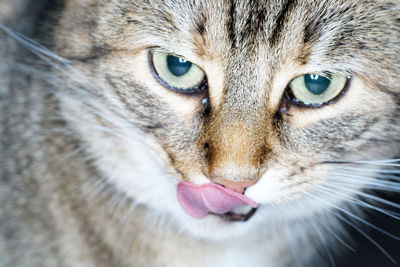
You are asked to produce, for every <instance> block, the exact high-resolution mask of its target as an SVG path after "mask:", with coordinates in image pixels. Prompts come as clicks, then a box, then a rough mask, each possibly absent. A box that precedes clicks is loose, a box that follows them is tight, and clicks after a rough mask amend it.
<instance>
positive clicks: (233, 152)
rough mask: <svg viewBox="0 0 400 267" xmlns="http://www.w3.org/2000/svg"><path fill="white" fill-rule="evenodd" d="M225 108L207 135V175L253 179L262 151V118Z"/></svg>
mask: <svg viewBox="0 0 400 267" xmlns="http://www.w3.org/2000/svg"><path fill="white" fill-rule="evenodd" d="M252 115H254V116H251V115H250V114H245V113H244V112H242V113H240V112H239V113H238V112H225V113H223V114H221V115H220V116H219V117H218V118H216V119H215V121H214V122H213V123H212V124H213V125H212V130H211V131H210V132H209V134H208V138H207V146H208V151H207V165H208V175H209V177H210V178H211V179H212V177H223V178H224V179H228V180H232V181H244V180H256V179H258V170H259V166H260V162H261V161H262V158H263V157H264V154H265V135H264V134H263V131H262V129H263V128H264V127H263V124H264V123H263V121H262V120H261V119H259V118H257V116H255V114H252Z"/></svg>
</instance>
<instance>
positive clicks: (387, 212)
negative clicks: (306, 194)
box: [317, 186, 400, 238]
mask: <svg viewBox="0 0 400 267" xmlns="http://www.w3.org/2000/svg"><path fill="white" fill-rule="evenodd" d="M317 188H319V189H317V190H321V191H323V192H326V193H328V194H330V195H333V196H334V195H340V196H343V197H344V198H345V199H346V201H349V202H351V203H354V204H356V205H359V206H362V207H365V208H369V209H372V210H376V211H378V212H380V213H382V214H385V215H387V216H389V217H392V218H393V219H396V220H399V221H400V217H398V216H396V215H393V214H392V213H391V212H389V211H387V210H385V209H382V208H378V207H375V206H373V205H371V204H368V203H366V202H364V201H362V200H360V199H356V198H354V197H351V196H347V195H344V194H342V193H339V192H337V191H334V190H331V189H328V188H326V187H323V186H317ZM399 238H400V237H399Z"/></svg>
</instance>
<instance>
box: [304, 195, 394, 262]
mask: <svg viewBox="0 0 400 267" xmlns="http://www.w3.org/2000/svg"><path fill="white" fill-rule="evenodd" d="M301 191H302V192H303V193H304V194H305V195H307V196H309V197H311V198H313V199H316V200H318V201H320V202H321V203H323V204H325V205H326V206H327V207H333V208H335V209H337V210H339V211H341V212H343V213H345V214H347V215H348V216H350V217H352V218H354V219H355V220H357V221H360V222H363V223H364V224H366V225H368V226H369V227H371V228H373V229H375V230H377V231H379V232H381V233H383V234H385V235H388V236H390V237H392V238H394V239H395V240H397V241H400V238H399V237H397V236H394V235H392V234H390V233H388V232H387V231H385V230H383V229H381V228H379V227H377V226H375V225H372V224H371V223H369V222H367V221H365V220H364V219H361V218H360V217H358V216H356V215H354V214H352V213H350V212H349V211H347V210H345V209H343V208H340V207H337V206H336V205H334V204H331V203H327V202H326V201H324V200H323V199H321V198H319V197H316V196H314V195H313V194H311V193H308V192H306V191H305V190H302V189H301ZM327 211H328V212H330V213H332V214H333V215H334V216H336V217H338V218H339V219H341V220H342V221H344V222H346V223H347V224H348V225H350V226H351V227H352V228H354V229H355V230H356V231H357V232H359V233H360V234H362V235H363V236H364V237H365V238H366V239H368V240H369V241H370V242H371V243H372V244H373V245H374V246H376V247H377V248H378V249H379V250H380V251H381V252H382V253H383V254H384V255H385V256H387V257H388V258H389V259H390V260H391V261H392V262H393V263H395V264H396V263H397V261H396V260H395V259H394V258H393V257H392V256H391V255H390V254H389V253H388V252H387V251H386V250H385V249H384V248H383V247H382V246H381V245H379V244H378V243H377V242H376V241H375V240H374V239H373V238H371V237H370V236H369V235H368V234H366V233H365V232H364V231H363V230H362V229H361V228H359V227H357V226H356V225H355V224H354V223H352V222H351V221H349V220H348V219H346V218H344V217H343V216H341V215H340V214H338V213H337V212H333V211H331V210H327Z"/></svg>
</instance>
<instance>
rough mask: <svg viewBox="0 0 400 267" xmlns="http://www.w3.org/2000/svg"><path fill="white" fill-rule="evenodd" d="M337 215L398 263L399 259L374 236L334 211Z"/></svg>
mask: <svg viewBox="0 0 400 267" xmlns="http://www.w3.org/2000/svg"><path fill="white" fill-rule="evenodd" d="M334 215H335V216H336V217H338V218H339V219H341V220H342V221H344V222H345V223H347V224H348V225H350V226H351V227H352V228H353V229H355V230H356V231H357V232H359V233H360V234H361V235H363V236H364V237H365V238H366V239H368V240H369V241H370V242H371V243H372V244H373V245H374V246H375V247H377V248H378V249H379V250H380V251H381V252H382V253H383V254H385V256H386V257H388V258H389V259H390V260H391V261H392V262H393V263H394V264H397V261H396V260H395V259H394V258H393V257H392V256H391V255H390V254H389V253H388V252H387V251H386V250H385V249H384V248H383V247H382V246H381V245H379V243H378V242H376V241H375V240H374V239H373V238H372V237H370V236H369V235H367V233H365V232H364V231H363V230H362V229H361V228H360V227H358V226H356V225H355V224H354V223H352V222H351V221H349V220H348V219H346V218H345V217H343V216H341V215H340V214H337V213H334Z"/></svg>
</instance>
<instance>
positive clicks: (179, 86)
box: [149, 50, 207, 95]
mask: <svg viewBox="0 0 400 267" xmlns="http://www.w3.org/2000/svg"><path fill="white" fill-rule="evenodd" d="M149 56H150V58H149V59H150V60H149V63H150V66H151V69H152V71H153V75H154V76H155V77H156V79H157V80H158V81H159V82H160V83H161V84H162V85H164V86H165V87H167V88H168V89H171V90H173V91H176V92H178V93H181V94H186V95H193V94H199V93H202V92H203V91H204V90H205V89H206V87H207V81H206V75H205V73H204V72H203V71H202V70H201V69H200V68H199V67H198V66H197V65H195V64H193V63H192V62H190V61H188V60H186V59H185V58H183V57H178V56H175V55H171V54H168V53H164V52H160V51H156V50H154V51H150V53H149Z"/></svg>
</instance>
